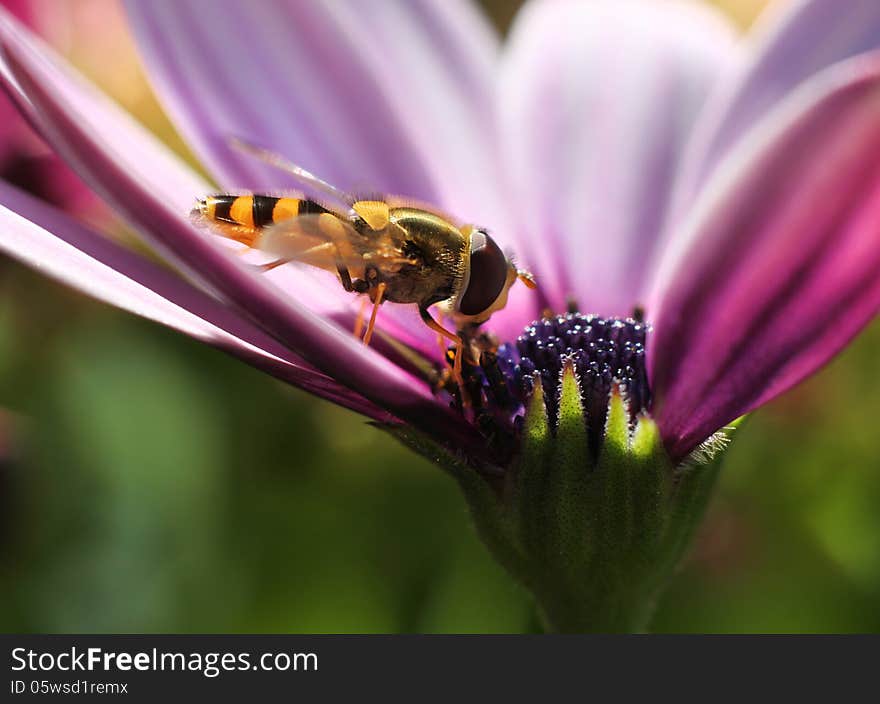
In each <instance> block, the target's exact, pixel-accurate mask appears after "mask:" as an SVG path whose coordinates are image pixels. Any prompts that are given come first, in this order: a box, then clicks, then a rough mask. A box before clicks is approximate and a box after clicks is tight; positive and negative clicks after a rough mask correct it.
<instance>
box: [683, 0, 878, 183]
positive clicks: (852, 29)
mask: <svg viewBox="0 0 880 704" xmlns="http://www.w3.org/2000/svg"><path fill="white" fill-rule="evenodd" d="M752 41H753V43H754V50H753V51H752V52H751V55H752V57H753V58H752V59H751V60H750V61H749V62H748V64H744V65H743V66H742V70H741V71H740V72H739V74H738V76H737V77H736V78H735V79H734V80H732V81H731V84H730V86H729V88H728V89H727V90H725V91H724V92H722V93H720V94H719V95H717V96H716V99H714V100H713V101H712V106H711V108H710V109H709V110H707V113H706V119H705V120H704V121H702V122H701V124H700V129H699V130H698V132H697V134H696V135H695V139H694V144H693V145H692V149H691V150H690V151H689V155H688V167H687V169H686V173H685V174H684V175H683V176H682V182H681V184H680V189H681V191H680V193H679V195H680V196H681V197H682V199H684V200H687V199H688V198H690V197H691V196H692V194H693V193H695V192H696V190H697V189H698V188H699V185H700V184H701V183H702V182H703V181H705V180H706V178H707V177H708V175H709V172H710V171H711V170H712V169H713V168H714V167H715V166H716V165H717V164H718V163H719V162H720V160H721V159H722V158H723V157H724V155H725V153H726V152H727V151H728V150H729V149H730V148H731V147H732V146H733V145H734V144H736V142H737V141H738V140H739V139H740V138H742V137H743V135H744V134H745V133H746V132H747V131H748V129H749V128H750V127H751V126H752V125H754V124H755V123H756V122H757V121H758V120H759V119H761V117H763V116H764V115H766V114H767V113H768V112H769V111H770V110H771V109H772V108H773V107H774V106H776V105H778V104H779V101H780V100H782V99H783V98H784V97H785V96H786V95H788V94H789V92H790V91H792V90H793V89H795V88H796V87H797V86H798V85H800V84H801V83H802V82H803V81H805V80H807V79H808V78H810V77H811V76H813V75H815V74H816V73H818V72H819V71H821V70H822V69H825V68H828V67H830V66H831V65H832V64H834V63H836V62H838V61H843V60H844V59H847V58H850V57H853V56H856V55H857V54H861V53H864V52H867V51H871V50H874V49H878V48H880V7H878V5H877V0H847V2H845V3H841V2H840V0H796V1H794V2H790V3H778V4H776V5H773V6H771V10H770V11H768V12H767V13H766V15H765V16H764V17H762V19H761V20H760V21H759V23H758V25H757V29H756V33H755V36H754V38H753V39H752Z"/></svg>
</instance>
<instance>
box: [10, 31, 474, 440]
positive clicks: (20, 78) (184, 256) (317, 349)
mask: <svg viewBox="0 0 880 704" xmlns="http://www.w3.org/2000/svg"><path fill="white" fill-rule="evenodd" d="M0 51H2V58H3V62H2V66H0V68H2V70H0V77H2V78H4V79H5V80H6V81H7V86H8V87H9V88H10V89H11V90H13V91H18V92H20V95H21V96H23V99H24V100H26V101H27V103H28V104H29V105H30V106H31V110H32V112H33V115H34V117H35V119H36V120H37V122H38V123H39V125H40V126H41V132H42V134H43V135H44V137H45V138H46V139H47V141H48V142H49V143H50V144H51V145H52V147H53V148H54V149H55V150H56V151H57V152H58V153H59V154H61V155H62V156H63V157H64V158H65V160H66V161H67V162H68V163H69V164H71V166H73V167H74V169H75V170H76V171H77V172H78V173H79V174H80V176H81V177H82V178H83V180H85V181H86V182H87V183H89V185H91V186H92V187H93V188H94V189H95V190H96V191H97V192H98V193H100V194H101V195H102V197H103V198H104V199H105V200H106V201H107V202H108V203H109V204H110V205H111V206H113V207H114V208H115V209H116V210H117V212H119V213H120V214H121V215H122V216H123V217H124V218H125V219H126V221H127V222H128V223H129V224H131V225H132V226H133V227H134V228H135V229H136V230H137V231H138V232H139V233H140V234H141V235H142V236H143V237H144V238H145V239H147V240H148V241H150V242H151V243H152V244H153V245H154V246H155V247H156V248H157V249H159V250H160V251H161V252H163V253H164V254H165V255H166V256H167V257H168V259H169V260H170V261H173V262H175V264H176V265H177V266H178V267H179V268H180V269H182V270H183V271H185V272H188V273H189V275H190V276H191V277H193V279H194V280H196V281H199V282H201V283H202V284H204V285H206V286H207V287H208V288H209V289H210V290H211V291H213V292H215V294H216V295H218V296H220V297H221V298H223V299H225V300H226V301H227V302H228V303H229V305H231V306H234V307H236V308H237V309H239V310H240V311H242V312H243V313H244V314H245V315H247V316H248V317H249V318H250V319H252V320H253V321H254V322H255V323H257V324H258V325H259V326H260V327H261V328H263V329H264V330H265V331H266V332H267V333H269V334H270V335H271V336H272V337H274V338H275V339H277V340H278V341H279V342H281V343H282V344H283V345H284V346H285V347H287V348H288V349H290V350H292V351H293V352H294V353H296V354H297V355H300V356H301V357H302V358H303V359H305V360H307V361H308V362H310V363H311V364H313V365H314V366H315V367H317V368H318V369H320V370H321V371H322V372H324V373H325V374H327V375H328V376H330V377H332V378H334V379H337V380H338V381H339V382H340V383H342V384H343V385H345V386H346V387H348V388H350V389H355V390H357V392H358V393H360V394H361V395H362V396H364V397H365V398H367V399H369V400H370V401H372V402H373V403H375V404H376V405H378V406H380V407H382V408H384V409H385V410H387V411H388V412H390V413H392V414H393V415H395V416H397V417H398V418H400V419H401V420H404V421H412V422H416V423H418V424H419V425H421V426H422V427H425V428H426V431H427V432H430V433H432V434H434V435H435V437H437V438H438V439H440V440H442V441H443V442H459V443H463V444H465V445H468V444H471V445H473V444H474V443H476V442H478V437H479V436H478V435H477V433H476V432H475V431H474V430H473V428H472V427H471V426H470V425H468V424H467V423H465V421H464V420H463V419H461V417H460V416H459V415H457V414H455V413H454V412H453V411H452V410H451V409H449V408H446V407H444V406H443V405H442V404H440V403H438V402H437V401H436V399H435V398H434V396H433V394H432V393H431V390H430V388H429V387H428V385H427V384H426V383H424V382H423V381H420V380H419V379H417V378H415V377H413V376H412V375H411V374H409V373H408V372H406V371H404V370H403V369H401V368H400V367H398V366H397V365H395V364H393V363H392V362H391V361H389V360H388V359H386V358H384V357H382V356H381V355H380V354H378V353H377V352H376V351H375V350H373V349H372V348H365V347H364V346H363V345H362V344H361V343H360V342H359V341H358V340H356V339H355V338H354V337H353V336H352V335H351V333H350V332H349V331H345V330H343V329H342V328H340V327H339V326H338V325H336V324H334V323H333V322H331V321H330V320H328V319H325V318H322V317H320V316H318V315H316V314H315V313H314V312H312V311H311V310H309V309H307V308H306V307H304V306H302V305H301V304H300V303H299V302H298V301H297V299H296V298H294V297H291V296H289V295H284V293H283V292H282V291H281V290H280V289H279V288H278V287H277V286H275V285H274V284H272V283H271V282H268V281H266V280H265V278H264V277H261V276H260V275H259V274H257V273H256V272H255V271H253V270H252V269H250V268H249V267H247V266H245V265H244V264H243V263H241V262H239V261H236V258H235V257H233V256H231V255H230V254H229V252H228V251H227V250H226V248H225V247H222V246H220V244H218V242H217V238H215V237H213V236H209V235H206V234H205V233H204V232H202V231H200V230H198V229H197V228H195V227H193V225H192V223H190V222H189V220H188V218H187V217H186V216H185V215H184V214H183V213H182V212H181V211H180V210H179V209H178V208H177V207H175V204H174V203H169V202H167V201H166V200H164V199H162V198H160V197H157V195H156V192H155V190H154V189H153V188H152V185H153V182H155V181H157V180H159V179H161V178H162V174H161V173H154V172H151V171H148V170H147V171H145V170H144V169H140V168H138V167H137V164H136V163H132V161H131V159H130V158H126V156H125V155H124V154H121V153H120V151H121V148H122V146H123V145H120V144H118V143H117V142H115V141H114V140H112V139H107V138H106V136H105V133H106V132H107V131H108V130H111V129H112V128H113V127H114V126H115V125H114V123H113V122H112V121H110V120H108V114H107V113H101V112H100V110H99V108H100V105H98V104H92V103H90V101H89V97H90V96H89V95H88V94H86V93H84V92H80V91H79V90H78V89H79V86H78V85H77V84H75V83H72V82H70V81H68V80H66V77H65V75H64V74H61V73H59V72H58V70H57V68H56V67H55V65H54V63H53V62H51V61H50V60H49V59H47V58H46V56H45V55H44V54H43V53H42V52H41V51H40V49H39V47H38V46H37V45H36V44H34V43H33V42H32V41H29V40H28V39H27V37H26V35H25V34H24V33H23V32H22V31H21V30H20V29H19V28H16V27H15V26H14V25H12V24H11V23H9V22H6V21H3V22H0ZM9 77H11V80H10V78H9ZM90 108H91V109H90ZM98 126H100V127H101V129H97V127H98Z"/></svg>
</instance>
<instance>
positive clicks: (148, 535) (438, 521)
mask: <svg viewBox="0 0 880 704" xmlns="http://www.w3.org/2000/svg"><path fill="white" fill-rule="evenodd" d="M99 2H104V5H105V6H106V0H99ZM94 4H95V3H94V0H83V1H82V2H79V0H77V1H75V2H71V3H70V7H72V8H74V13H76V12H78V11H80V10H82V8H85V9H84V10H82V11H83V12H86V11H89V12H94V9H90V8H91V7H92V6H93V5H94ZM516 4H517V3H508V2H488V3H487V5H489V6H490V11H491V12H492V14H493V16H494V17H495V18H496V20H497V22H498V23H499V25H500V26H502V27H503V26H505V25H506V23H507V22H508V21H509V18H510V17H511V16H512V14H513V11H514V10H515V7H516ZM723 4H725V5H726V7H725V9H726V10H728V11H730V12H731V13H732V15H734V16H735V17H736V19H737V21H738V22H739V23H740V24H741V25H742V26H746V25H747V24H748V23H749V22H750V21H751V19H752V18H753V17H754V15H755V13H756V12H757V10H758V9H759V6H760V5H761V4H762V3H761V2H759V1H751V0H741V1H739V2H737V1H730V2H727V3H723ZM102 12H106V7H105V9H104V10H102ZM76 26H77V25H76V24H75V23H74V25H73V27H74V29H75V28H76ZM68 39H69V45H68V46H67V48H66V51H67V53H68V54H69V55H70V56H71V57H72V58H73V60H74V61H75V62H76V63H77V64H78V65H80V67H81V68H82V69H83V70H84V71H85V72H86V73H89V74H90V75H91V76H93V78H94V79H95V80H96V81H97V82H98V83H99V84H101V85H102V86H104V87H105V88H107V89H109V90H110V91H111V92H113V93H114V94H115V95H116V96H117V97H118V98H119V99H120V100H121V102H123V103H124V104H125V105H127V106H128V107H129V108H130V109H132V110H134V111H135V112H136V113H137V114H138V115H139V116H140V117H141V118H142V119H144V121H145V122H146V123H147V124H149V125H150V126H151V127H152V128H154V129H156V130H157V131H158V132H159V133H160V134H162V135H163V136H167V137H168V138H169V141H172V143H174V144H176V145H179V142H177V141H175V140H174V139H173V137H172V135H170V133H169V131H168V130H169V128H168V125H167V123H165V122H164V120H163V118H162V117H161V115H160V113H159V112H158V110H157V108H156V106H155V103H154V102H153V101H152V99H151V98H150V96H149V94H148V92H147V91H146V89H145V87H144V86H143V84H142V83H140V82H139V78H138V76H139V74H137V73H136V71H137V68H136V63H135V62H134V59H133V57H132V56H131V55H130V54H128V53H126V50H125V49H124V47H123V49H120V50H119V51H118V52H117V54H116V55H117V56H118V57H119V61H118V64H117V70H116V73H114V74H113V75H108V74H106V66H105V65H104V64H102V63H101V62H100V61H99V60H98V59H97V58H96V57H98V56H100V52H99V50H98V48H95V47H94V46H91V45H90V44H89V43H87V42H84V41H81V40H80V41H78V40H77V37H76V35H75V33H74V34H72V36H71V37H69V38H68ZM113 41H114V42H119V41H120V40H119V39H118V38H114V39H113ZM123 43H124V42H123ZM105 63H106V62H105ZM102 66H103V70H102ZM119 67H123V68H119ZM120 70H124V71H128V72H129V73H128V75H126V76H125V79H126V80H120V76H119V75H118V72H119V71H120ZM133 76H134V78H133ZM878 358H880V325H878V324H874V325H873V327H872V328H870V329H869V330H868V331H867V332H866V333H865V334H863V335H862V336H861V338H860V339H859V340H858V341H857V342H856V343H855V344H854V345H853V346H852V347H850V348H849V349H848V351H847V352H846V353H844V354H843V355H842V356H840V357H839V358H838V359H837V360H836V361H835V362H834V363H833V364H832V365H831V366H830V367H828V368H827V369H826V370H825V371H823V372H822V373H821V374H819V375H818V376H816V377H814V378H813V379H812V380H810V381H809V382H808V383H806V384H804V385H803V386H801V387H800V388H798V389H797V390H796V391H794V392H793V393H790V394H788V395H787V396H786V397H785V398H783V399H781V400H780V401H778V402H776V403H774V404H771V405H770V406H769V407H767V408H765V409H763V410H762V411H760V412H759V413H756V414H755V415H754V417H753V418H752V420H751V422H750V423H749V424H748V425H747V426H746V428H745V429H744V430H743V431H742V432H741V433H740V435H739V437H738V439H737V441H736V442H735V443H734V445H733V447H732V448H731V450H730V452H729V455H728V458H727V461H726V466H725V469H724V473H723V478H722V482H721V486H720V490H719V491H718V492H717V494H716V497H715V499H714V501H713V504H712V508H711V510H710V514H709V517H708V519H707V521H706V522H705V525H704V526H703V529H702V531H701V534H700V537H699V539H698V541H697V544H696V546H695V548H694V550H693V553H692V555H691V557H690V559H689V560H688V561H687V563H686V565H685V566H684V568H683V570H682V572H681V574H680V575H679V576H678V577H677V579H676V580H675V582H674V583H673V584H672V586H671V588H670V589H669V590H668V592H667V593H666V594H665V596H664V598H663V599H662V602H661V604H660V608H659V611H658V614H657V617H656V619H655V622H654V625H653V630H655V631H699V632H705V631H710V632H715V631H722V632H727V631H732V632H753V631H794V632H800V631H873V632H876V631H878V630H880V510H878V507H880V461H878V456H877V453H876V449H875V447H876V439H877V409H878V406H880V377H878V374H877V361H878ZM0 406H2V407H4V408H6V409H8V410H7V412H6V413H5V414H3V415H0V449H2V452H3V464H2V467H0V630H2V631H5V632H8V631H18V632H27V631H62V632H76V631H80V632H108V631H109V632H112V631H123V632H124V631H146V632H153V631H200V632H398V631H403V632H414V631H420V632H421V631H423V632H518V631H523V630H536V629H537V622H536V619H535V616H534V613H533V610H532V607H531V605H530V602H529V599H528V597H527V595H526V594H525V593H524V592H523V591H521V590H520V589H519V588H518V587H517V586H515V585H514V584H512V583H511V582H510V580H509V579H508V578H507V577H506V575H505V574H504V573H502V572H501V570H500V568H498V567H496V566H495V564H494V563H493V562H492V561H491V560H490V559H489V557H488V555H487V554H486V552H485V551H484V549H483V548H482V546H481V545H480V544H479V542H478V540H477V538H476V537H475V535H474V533H473V532H472V530H471V527H470V525H469V518H468V516H467V513H466V510H465V506H464V503H463V501H462V499H461V498H460V497H459V495H458V493H457V489H456V487H455V486H454V485H453V483H452V482H451V481H450V480H448V479H447V478H446V477H445V476H443V475H442V474H441V473H440V471H439V470H437V469H436V468H434V467H432V466H430V465H429V464H428V463H426V462H425V461H423V460H421V459H418V458H416V457H414V456H413V455H411V454H409V453H408V452H407V451H405V450H403V449H402V448H400V447H398V446H397V445H395V444H394V443H393V442H392V441H391V440H390V439H388V438H386V437H384V436H383V435H381V434H380V433H378V432H376V431H374V430H372V429H370V428H368V427H367V426H365V425H364V424H363V422H362V421H361V420H360V419H359V418H358V417H356V416H354V415H352V414H350V413H348V412H345V411H342V410H339V409H337V408H335V407H333V406H331V405H330V404H327V403H324V402H321V401H318V400H315V399H314V398H312V397H309V396H307V395H306V394H303V393H300V392H297V391H294V390H291V389H289V388H286V387H283V386H281V385H280V384H278V383H276V382H274V381H273V380H271V379H270V378H268V377H266V376H264V375H261V374H260V373H258V372H256V371H253V370H251V369H249V368H247V367H245V366H244V365H242V364H240V363H237V362H236V361H234V360H232V359H230V358H227V357H226V356H224V355H223V354H221V353H219V352H216V351H213V350H210V349H207V348H205V347H202V346H200V345H198V344H197V343H195V342H192V341H190V340H187V339H184V338H182V337H180V336H178V335H176V334H174V333H171V332H169V331H167V330H164V329H162V328H159V327H158V326H155V325H152V324H149V323H146V322H143V321H140V320H137V319H134V318H132V317H130V316H127V315H124V314H121V313H118V312H116V311H114V310H111V309H109V308H107V307H105V306H102V305H99V304H96V303H93V302H91V301H89V300H87V299H85V298H83V297H81V296H79V295H76V294H74V293H72V292H71V291H69V290H67V289H65V288H62V287H60V286H57V285H55V284H52V283H50V282H48V281H46V280H45V279H43V278H40V277H39V276H37V275H36V274H33V273H31V272H29V271H27V270H25V269H23V268H21V267H19V266H17V265H15V264H13V263H12V262H9V261H6V260H0Z"/></svg>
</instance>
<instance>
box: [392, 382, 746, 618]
mask: <svg viewBox="0 0 880 704" xmlns="http://www.w3.org/2000/svg"><path fill="white" fill-rule="evenodd" d="M560 387H561V388H560V392H559V397H558V401H559V403H558V408H559V411H558V418H549V417H548V413H547V405H546V403H545V397H544V390H543V388H542V386H541V384H540V381H539V380H538V378H537V377H536V380H535V392H534V394H533V395H532V398H531V400H530V403H529V405H528V408H527V409H526V415H525V419H524V425H523V432H522V438H521V444H520V452H519V456H518V458H517V459H516V460H515V461H514V463H513V464H512V466H511V467H508V468H507V470H506V471H505V472H504V473H503V474H502V475H499V476H495V475H488V474H486V473H485V470H478V469H477V468H475V467H473V466H472V465H470V464H469V463H468V461H467V458H466V457H463V456H457V455H456V454H454V453H452V452H450V451H447V450H445V449H443V448H441V447H440V446H438V445H437V444H436V443H434V442H433V441H432V440H429V439H428V438H426V437H425V436H423V435H421V434H419V433H417V432H415V431H413V430H412V429H411V428H408V427H406V426H388V425H380V426H379V427H381V428H383V429H384V430H386V431H387V432H389V433H391V434H392V435H394V437H396V438H398V440H400V441H401V442H403V443H404V444H406V445H407V446H408V447H410V448H412V449H413V450H415V451H416V452H418V453H419V454H421V455H423V456H425V457H428V458H429V459H431V460H432V461H435V462H437V463H438V464H439V465H440V466H441V467H442V468H443V469H444V470H446V471H447V472H448V473H449V474H450V475H451V476H452V477H454V478H455V480H456V481H457V482H458V484H459V486H460V487H461V489H462V491H463V493H464V495H465V498H466V499H467V502H468V505H469V507H470V510H471V513H472V515H473V517H474V522H475V524H476V528H477V531H478V532H479V534H480V536H481V537H482V539H483V541H484V542H485V543H486V545H487V547H488V548H489V550H490V551H491V552H492V554H493V555H494V556H495V558H496V559H497V560H498V561H499V562H500V563H501V564H502V565H503V566H504V567H505V568H507V570H508V571H509V572H510V573H511V574H512V575H513V576H514V577H515V578H517V579H518V580H519V581H520V582H522V584H523V585H524V586H526V588H528V589H529V590H530V591H531V592H532V594H533V595H534V597H535V599H536V601H537V604H538V607H539V610H540V612H541V614H542V616H543V618H544V621H545V624H546V626H547V628H548V630H553V631H558V632H635V631H641V630H644V629H645V628H646V626H647V623H648V620H649V618H650V615H651V613H652V611H653V608H654V604H655V603H656V600H657V596H658V594H659V593H660V591H661V590H662V588H663V586H664V585H665V584H666V583H667V582H668V580H669V578H670V576H671V575H672V574H673V572H674V570H675V569H676V567H677V565H678V564H679V562H680V560H681V558H682V556H683V554H684V553H685V551H686V549H687V547H688V545H689V544H690V540H691V538H692V537H693V533H694V531H695V529H696V526H697V525H698V524H699V521H700V519H701V517H702V515H703V513H704V511H705V508H706V504H707V502H708V499H709V496H710V493H711V489H712V486H713V485H714V482H715V479H716V477H717V473H718V468H719V466H720V461H721V456H722V454H723V452H722V450H723V449H724V446H725V445H726V443H727V440H728V438H729V434H730V432H731V431H732V430H733V427H734V426H731V427H729V428H726V429H725V430H724V431H722V432H721V433H718V434H716V436H714V437H713V438H712V439H711V440H710V441H707V443H704V445H703V446H701V447H700V448H698V450H696V451H695V452H694V453H692V455H691V456H690V457H689V458H688V459H687V460H686V461H685V462H684V463H681V464H680V465H678V466H673V463H672V461H671V460H670V458H669V457H668V455H667V453H666V451H665V449H664V447H663V443H662V441H661V437H660V433H659V430H658V428H657V425H656V423H654V421H653V420H652V419H651V418H650V417H649V416H648V415H646V414H642V415H640V416H639V417H638V418H637V419H636V420H635V422H633V421H632V420H631V418H630V414H629V411H628V409H627V406H626V400H625V397H624V395H623V394H622V393H621V392H620V391H619V390H618V389H614V390H613V391H612V394H611V397H610V399H609V405H608V414H607V420H606V427H605V433H604V438H603V441H602V444H601V447H599V448H593V447H590V443H589V433H588V432H587V423H586V419H585V414H584V409H583V406H582V403H581V394H580V390H579V388H578V383H577V378H576V375H575V373H574V371H573V369H572V367H571V365H566V366H565V368H564V370H563V374H562V379H561V384H560ZM734 425H736V424H734Z"/></svg>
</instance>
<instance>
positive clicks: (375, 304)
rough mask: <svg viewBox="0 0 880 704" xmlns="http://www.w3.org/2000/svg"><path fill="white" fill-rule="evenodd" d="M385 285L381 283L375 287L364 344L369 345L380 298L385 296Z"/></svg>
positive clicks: (380, 301) (380, 302)
mask: <svg viewBox="0 0 880 704" xmlns="http://www.w3.org/2000/svg"><path fill="white" fill-rule="evenodd" d="M386 286H387V284H386V283H385V282H384V281H383V282H382V283H381V284H379V285H378V286H376V295H375V297H374V298H373V312H372V313H370V323H369V325H367V332H366V333H365V334H364V344H365V345H369V344H370V340H371V339H372V337H373V328H374V327H375V325H376V314H377V313H378V312H379V306H380V305H382V297H383V296H384V295H385V288H386Z"/></svg>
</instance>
